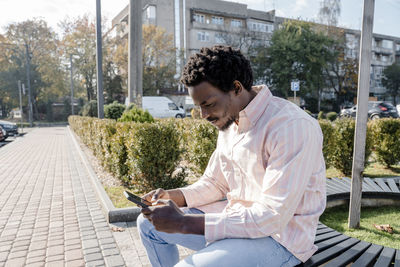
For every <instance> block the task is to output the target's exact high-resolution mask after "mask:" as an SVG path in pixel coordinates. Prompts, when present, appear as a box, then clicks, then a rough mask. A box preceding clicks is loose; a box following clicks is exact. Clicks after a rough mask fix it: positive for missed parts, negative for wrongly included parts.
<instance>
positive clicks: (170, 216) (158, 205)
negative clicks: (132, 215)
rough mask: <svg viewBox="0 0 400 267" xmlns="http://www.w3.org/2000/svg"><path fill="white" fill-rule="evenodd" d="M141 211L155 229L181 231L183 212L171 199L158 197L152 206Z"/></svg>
mask: <svg viewBox="0 0 400 267" xmlns="http://www.w3.org/2000/svg"><path fill="white" fill-rule="evenodd" d="M142 213H143V215H144V217H146V218H147V219H148V220H149V221H150V222H151V223H152V224H153V225H154V227H155V228H156V230H157V231H161V232H166V233H182V228H183V224H184V222H183V221H184V216H185V214H184V213H183V212H182V211H181V210H180V209H179V208H178V206H177V205H176V204H175V203H174V202H173V201H172V200H165V199H159V200H158V201H157V202H155V203H154V204H153V207H148V208H144V209H142Z"/></svg>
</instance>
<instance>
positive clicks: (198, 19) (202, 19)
mask: <svg viewBox="0 0 400 267" xmlns="http://www.w3.org/2000/svg"><path fill="white" fill-rule="evenodd" d="M193 18H194V21H196V22H198V23H205V16H204V15H200V14H194V16H193Z"/></svg>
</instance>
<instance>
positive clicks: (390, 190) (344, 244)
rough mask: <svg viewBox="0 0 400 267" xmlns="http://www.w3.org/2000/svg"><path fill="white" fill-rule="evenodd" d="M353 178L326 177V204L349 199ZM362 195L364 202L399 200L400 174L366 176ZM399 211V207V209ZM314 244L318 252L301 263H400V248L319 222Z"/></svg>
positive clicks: (397, 265) (382, 265) (382, 266)
mask: <svg viewBox="0 0 400 267" xmlns="http://www.w3.org/2000/svg"><path fill="white" fill-rule="evenodd" d="M350 185H351V180H350V178H332V179H331V178H328V179H327V185H326V189H327V207H332V206H336V205H342V204H345V203H346V201H347V202H348V200H349V199H350V188H351V187H350ZM362 199H363V202H365V203H364V204H366V205H370V206H374V205H380V204H382V203H383V204H397V203H400V178H398V177H396V178H379V179H375V180H374V179H370V178H367V177H366V178H364V181H363V191H362ZM399 212H400V210H399ZM314 244H315V245H316V246H317V247H318V250H317V252H316V253H315V254H314V255H313V256H312V257H311V258H310V259H309V260H308V261H307V262H305V263H303V264H301V265H298V266H304V267H306V266H320V265H323V266H330V267H338V266H348V265H351V266H357V267H364V266H376V267H385V266H393V267H400V250H399V249H397V250H396V249H393V248H389V247H384V246H380V245H376V244H371V243H368V242H365V241H361V240H358V239H356V238H352V237H349V236H346V235H344V234H342V233H339V232H337V231H335V230H334V229H331V228H329V227H328V226H326V225H324V224H322V223H319V224H318V229H317V234H316V237H315V242H314Z"/></svg>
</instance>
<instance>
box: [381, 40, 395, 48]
mask: <svg viewBox="0 0 400 267" xmlns="http://www.w3.org/2000/svg"><path fill="white" fill-rule="evenodd" d="M382 47H383V48H387V49H393V41H391V40H382Z"/></svg>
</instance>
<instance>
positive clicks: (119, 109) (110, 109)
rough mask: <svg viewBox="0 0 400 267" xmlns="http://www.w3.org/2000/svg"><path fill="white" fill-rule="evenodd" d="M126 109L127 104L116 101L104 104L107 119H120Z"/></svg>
mask: <svg viewBox="0 0 400 267" xmlns="http://www.w3.org/2000/svg"><path fill="white" fill-rule="evenodd" d="M124 111H125V105H122V104H120V103H118V102H117V101H114V102H113V103H111V104H108V105H105V106H104V116H105V117H106V118H107V119H113V120H118V119H119V118H120V117H121V116H122V114H123V113H124Z"/></svg>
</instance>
